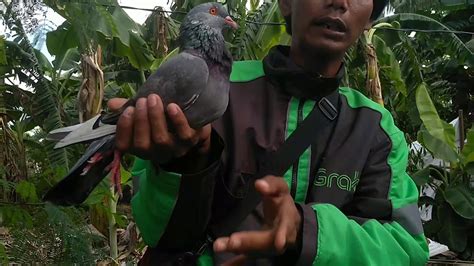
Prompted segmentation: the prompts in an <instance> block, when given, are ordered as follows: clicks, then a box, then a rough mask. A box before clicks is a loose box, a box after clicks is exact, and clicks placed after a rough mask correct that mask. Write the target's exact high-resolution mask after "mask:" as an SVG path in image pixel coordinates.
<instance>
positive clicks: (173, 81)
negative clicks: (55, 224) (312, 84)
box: [44, 3, 237, 205]
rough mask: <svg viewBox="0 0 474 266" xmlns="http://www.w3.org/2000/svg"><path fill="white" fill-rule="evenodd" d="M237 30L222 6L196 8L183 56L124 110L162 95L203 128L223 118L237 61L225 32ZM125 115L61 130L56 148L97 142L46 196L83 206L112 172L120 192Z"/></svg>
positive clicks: (185, 29) (53, 135)
mask: <svg viewBox="0 0 474 266" xmlns="http://www.w3.org/2000/svg"><path fill="white" fill-rule="evenodd" d="M226 28H233V29H236V28H237V23H236V22H234V21H233V20H232V18H231V17H230V16H229V14H228V12H227V11H226V9H225V8H224V7H223V6H222V5H221V4H219V3H204V4H200V5H198V6H196V7H194V8H193V9H192V10H191V11H190V12H189V13H188V14H187V15H186V17H185V18H184V20H183V22H182V24H181V27H180V34H179V50H180V53H179V54H178V55H176V56H175V57H172V58H171V59H169V60H168V61H166V62H165V63H163V64H162V65H161V66H160V67H159V69H158V70H157V71H156V72H154V73H153V74H152V75H150V77H149V78H148V79H147V80H146V82H145V83H144V84H143V85H142V86H141V87H140V88H139V90H138V91H137V94H136V96H135V97H134V98H132V99H130V100H128V101H127V102H126V103H125V105H124V106H123V107H122V109H121V111H124V110H125V109H126V108H127V107H128V106H134V105H135V103H136V101H137V100H138V99H139V98H141V97H147V96H148V95H149V94H152V93H155V94H158V95H159V96H160V97H161V99H162V101H163V104H164V106H167V105H168V104H169V103H176V104H177V105H178V106H180V108H181V109H182V110H183V112H184V114H185V116H186V118H187V120H188V122H189V125H190V126H191V127H193V128H200V127H202V126H204V125H206V124H208V123H210V122H212V121H214V120H216V119H217V118H219V117H220V116H221V115H222V114H223V113H224V111H225V110H226V108H227V104H228V99H229V85H230V84H229V76H230V72H231V67H232V56H231V54H230V53H229V51H228V50H227V48H226V46H225V40H224V37H223V34H222V33H223V30H225V29H226ZM121 111H120V112H117V113H104V114H101V115H98V116H96V117H94V118H92V119H90V120H88V121H86V122H84V123H82V124H78V125H74V126H70V127H65V128H60V129H56V130H53V131H51V132H50V135H49V139H50V140H55V141H57V144H56V146H55V148H62V147H66V146H69V145H72V144H76V143H81V142H91V141H93V142H92V143H91V144H90V145H89V147H88V149H87V150H86V152H85V154H84V155H83V156H82V157H81V158H80V159H79V161H78V162H77V163H76V164H75V165H74V167H73V168H72V169H71V170H70V172H69V173H68V174H67V175H66V177H65V178H64V179H62V180H61V181H60V182H59V183H58V184H56V186H54V187H53V188H52V189H51V190H50V191H48V192H47V194H46V195H45V197H44V200H45V201H50V202H52V203H55V204H58V205H75V204H80V203H82V202H83V201H84V200H85V199H86V198H87V196H88V195H89V194H90V192H91V191H92V190H93V189H94V188H95V187H96V186H97V185H98V184H99V182H100V181H101V180H102V179H103V178H104V177H105V176H106V175H107V173H109V172H110V173H111V176H112V181H113V183H114V185H115V188H116V190H117V191H119V193H120V159H121V154H120V153H119V152H118V151H117V150H115V148H114V146H115V129H116V123H117V121H118V118H119V117H120V114H121Z"/></svg>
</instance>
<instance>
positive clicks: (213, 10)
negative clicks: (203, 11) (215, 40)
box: [209, 7, 217, 16]
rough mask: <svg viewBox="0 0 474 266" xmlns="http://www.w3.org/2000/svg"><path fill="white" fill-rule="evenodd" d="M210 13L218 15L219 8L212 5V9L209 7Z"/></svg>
mask: <svg viewBox="0 0 474 266" xmlns="http://www.w3.org/2000/svg"><path fill="white" fill-rule="evenodd" d="M209 13H210V14H211V15H214V16H215V15H217V8H215V7H211V9H209Z"/></svg>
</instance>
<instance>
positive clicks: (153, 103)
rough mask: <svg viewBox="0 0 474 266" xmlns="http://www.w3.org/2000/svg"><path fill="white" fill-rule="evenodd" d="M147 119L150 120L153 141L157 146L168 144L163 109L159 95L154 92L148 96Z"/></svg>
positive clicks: (168, 139)
mask: <svg viewBox="0 0 474 266" xmlns="http://www.w3.org/2000/svg"><path fill="white" fill-rule="evenodd" d="M148 119H149V120H150V126H151V135H152V140H153V143H155V144H157V145H159V146H165V145H168V144H169V142H170V136H169V132H168V126H167V125H166V116H165V110H164V107H163V102H162V101H161V98H160V96H158V95H156V94H151V95H149V96H148Z"/></svg>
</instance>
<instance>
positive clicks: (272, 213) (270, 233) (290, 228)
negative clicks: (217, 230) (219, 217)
mask: <svg viewBox="0 0 474 266" xmlns="http://www.w3.org/2000/svg"><path fill="white" fill-rule="evenodd" d="M255 188H256V190H257V191H258V192H259V193H260V194H261V195H262V203H263V214H264V226H263V228H262V230H261V231H244V232H237V233H234V234H232V235H230V236H229V237H221V238H218V239H216V241H215V242H214V251H215V252H232V253H235V254H239V256H237V257H235V258H234V259H232V260H231V261H228V262H226V263H225V264H224V265H243V264H244V263H245V261H246V259H247V257H249V256H250V257H268V256H275V255H280V254H283V253H284V252H285V250H286V249H287V248H290V247H293V246H296V245H297V239H298V234H299V231H300V226H301V215H300V213H299V212H298V209H297V208H296V205H295V203H294V201H293V198H292V197H291V195H290V192H289V189H288V185H287V184H286V182H285V180H284V179H283V178H281V177H275V176H266V177H264V178H262V179H260V180H258V181H256V182H255Z"/></svg>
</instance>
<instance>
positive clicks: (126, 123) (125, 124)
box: [115, 107, 135, 151]
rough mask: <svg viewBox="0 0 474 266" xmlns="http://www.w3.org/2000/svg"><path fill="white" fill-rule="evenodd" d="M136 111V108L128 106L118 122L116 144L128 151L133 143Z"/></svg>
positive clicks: (120, 148) (118, 147)
mask: <svg viewBox="0 0 474 266" xmlns="http://www.w3.org/2000/svg"><path fill="white" fill-rule="evenodd" d="M134 112H135V108H133V107H128V108H127V109H125V111H124V112H123V114H122V115H121V116H120V118H119V120H118V122H117V129H116V135H115V145H116V147H117V149H119V150H121V151H128V150H129V149H130V145H131V144H132V136H133V114H134Z"/></svg>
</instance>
